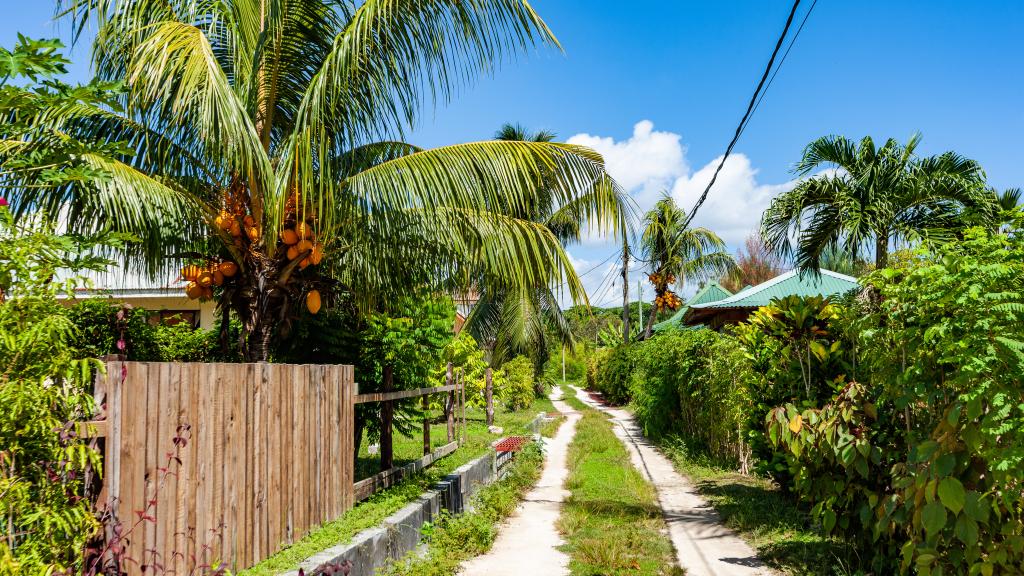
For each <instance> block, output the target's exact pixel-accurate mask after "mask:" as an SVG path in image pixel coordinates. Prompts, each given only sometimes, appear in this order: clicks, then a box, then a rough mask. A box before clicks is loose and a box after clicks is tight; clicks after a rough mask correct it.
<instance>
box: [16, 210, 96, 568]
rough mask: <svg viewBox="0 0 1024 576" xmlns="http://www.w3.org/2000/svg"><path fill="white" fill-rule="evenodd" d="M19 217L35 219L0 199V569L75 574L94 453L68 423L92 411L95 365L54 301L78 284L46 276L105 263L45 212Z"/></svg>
mask: <svg viewBox="0 0 1024 576" xmlns="http://www.w3.org/2000/svg"><path fill="white" fill-rule="evenodd" d="M25 220H26V222H31V223H32V225H33V227H32V228H29V227H27V226H25V225H19V224H15V222H14V219H13V218H12V216H11V213H10V211H9V210H8V209H7V208H5V207H3V206H0V406H2V407H3V408H2V409H0V525H2V526H3V530H4V537H3V538H0V574H30V575H36V574H40V575H41V574H59V573H64V572H67V573H78V572H80V571H81V569H82V553H83V548H84V546H85V543H86V542H87V541H88V540H89V539H90V538H91V537H92V536H93V534H95V532H96V530H97V529H98V526H99V523H98V522H97V520H96V518H95V517H94V516H93V507H92V504H91V503H90V501H89V499H88V498H87V497H86V496H88V494H87V489H88V487H87V486H86V483H85V479H86V477H87V473H89V472H90V471H92V472H94V471H96V470H98V469H99V466H100V458H99V454H98V453H97V452H96V451H94V450H92V449H91V448H89V446H88V445H87V444H86V443H85V442H84V441H82V439H81V438H79V437H78V435H77V434H76V432H75V428H74V427H73V426H71V424H70V423H71V422H74V421H79V420H86V419H88V418H90V417H91V416H93V408H94V407H93V403H92V396H91V391H92V378H91V376H92V372H93V371H94V370H96V369H97V368H98V366H97V363H96V362H95V361H92V360H89V359H86V358H84V357H83V356H82V355H81V354H80V352H79V350H78V349H77V348H76V346H75V345H74V343H75V341H76V340H77V334H76V328H75V326H74V324H72V323H71V322H70V321H69V319H68V317H67V315H66V314H65V311H64V309H63V308H62V307H61V306H60V304H58V302H57V296H58V294H61V293H64V294H67V293H70V292H73V290H74V288H75V287H76V286H78V285H79V284H76V282H75V281H74V280H69V281H66V282H60V281H53V278H54V272H55V271H56V270H58V269H67V268H72V270H74V265H75V263H77V264H78V265H79V266H82V265H85V266H87V267H88V268H89V269H100V268H102V267H103V266H104V265H105V263H101V262H100V261H95V260H92V259H90V258H89V257H88V256H86V254H88V253H89V251H90V250H92V249H93V246H91V245H84V246H83V245H82V244H81V242H82V241H81V239H76V238H71V237H65V236H59V235H57V234H55V233H54V232H53V230H54V226H53V225H49V224H46V223H45V219H44V218H41V217H37V216H34V215H28V217H26V219H25ZM40 222H42V223H43V224H41V225H39V226H38V227H36V225H37V224H38V223H40Z"/></svg>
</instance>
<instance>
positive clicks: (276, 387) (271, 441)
mask: <svg viewBox="0 0 1024 576" xmlns="http://www.w3.org/2000/svg"><path fill="white" fill-rule="evenodd" d="M355 394H356V386H355V381H354V374H353V368H352V366H314V365H288V364H182V363H145V362H117V361H114V362H109V363H108V369H107V374H106V376H105V378H103V379H101V381H100V382H97V399H98V401H99V402H100V403H101V404H102V405H105V416H106V418H105V420H106V421H105V422H103V423H101V424H100V425H99V426H98V428H99V431H98V434H99V435H102V436H103V437H105V447H104V454H105V455H104V488H103V493H102V494H101V499H100V501H101V502H110V503H111V505H112V506H113V507H114V509H115V513H116V514H117V517H118V518H119V519H120V520H121V523H122V527H123V528H122V529H123V531H124V533H125V536H124V537H125V538H126V539H127V541H128V544H127V554H128V557H129V558H131V559H133V560H136V561H139V562H141V563H144V564H149V565H154V564H158V565H160V566H162V567H163V568H165V569H166V570H167V571H171V570H173V571H174V572H175V573H177V574H187V573H189V572H190V571H191V570H192V568H194V567H195V566H203V565H209V564H210V563H213V562H222V563H224V564H226V565H227V566H228V567H231V568H235V569H237V568H243V567H246V566H251V565H252V564H254V563H256V562H258V561H259V560H262V559H263V558H266V557H267V556H269V555H270V554H272V553H274V552H276V551H277V550H278V549H280V548H281V547H282V546H283V545H286V544H289V543H291V542H294V541H295V540H297V539H299V538H300V537H302V536H303V535H304V534H305V533H306V532H307V531H308V530H309V529H310V528H312V527H315V526H317V525H318V524H321V523H323V522H326V521H329V520H333V519H335V518H337V517H338V516H340V515H341V514H342V513H343V512H344V511H345V510H348V509H349V508H351V507H352V504H353V454H352V451H353V422H354V408H353V406H354V400H355ZM127 568H128V571H129V574H130V575H135V574H139V573H140V572H141V570H140V566H139V565H138V564H135V563H129V564H128V565H127Z"/></svg>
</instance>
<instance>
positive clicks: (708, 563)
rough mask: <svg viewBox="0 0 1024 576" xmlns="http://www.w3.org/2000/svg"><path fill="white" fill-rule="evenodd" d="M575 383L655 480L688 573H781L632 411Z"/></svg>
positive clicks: (770, 575)
mask: <svg viewBox="0 0 1024 576" xmlns="http://www.w3.org/2000/svg"><path fill="white" fill-rule="evenodd" d="M573 388H574V389H575V390H576V396H577V398H579V399H580V400H581V401H583V402H584V403H585V404H587V405H588V406H591V407H593V408H596V409H598V410H601V411H603V412H605V413H607V414H608V415H610V416H611V417H612V422H613V423H614V424H615V426H614V429H615V434H616V436H618V437H619V439H621V440H622V442H623V443H624V444H625V445H626V447H627V448H628V449H629V453H630V459H631V460H632V461H633V465H634V466H636V468H637V469H638V470H640V472H641V473H642V474H643V475H644V476H646V477H647V479H648V480H649V481H650V482H651V484H653V485H654V487H655V489H656V490H657V492H658V502H659V503H660V504H661V510H662V514H663V515H664V516H665V522H666V524H668V531H669V537H670V538H671V540H672V545H673V546H674V547H675V549H676V559H677V561H678V562H679V565H680V566H682V567H683V568H684V569H686V574H687V576H774V575H776V574H777V572H775V571H774V570H772V569H770V568H768V567H766V566H765V565H764V563H763V562H762V561H761V560H760V559H759V558H758V557H757V553H756V552H754V549H753V548H751V547H750V545H749V544H747V543H746V542H745V541H743V540H742V539H741V538H740V537H739V536H737V535H736V534H735V533H734V532H733V531H732V530H729V529H728V528H726V527H725V525H724V524H722V520H721V518H720V517H719V516H718V513H717V512H716V511H715V509H714V508H713V507H712V506H711V505H710V504H708V503H707V501H706V500H704V498H703V497H702V496H701V495H700V494H698V493H697V489H696V488H695V487H694V486H693V484H692V483H691V482H690V481H689V480H688V479H687V478H685V477H683V476H682V475H681V474H679V472H677V471H676V469H675V467H674V466H672V462H671V461H669V459H668V458H666V457H665V456H664V455H663V454H662V453H661V452H659V451H658V449H657V448H655V447H654V446H653V445H651V443H650V442H648V441H647V439H646V438H645V437H644V435H643V432H642V431H641V429H640V427H639V426H638V425H637V423H636V420H634V419H633V415H632V414H630V413H629V412H628V411H626V410H622V409H618V408H609V407H606V406H604V405H602V404H600V403H598V402H596V401H594V400H593V399H592V398H591V397H590V395H589V394H588V393H587V392H586V391H584V390H582V389H580V388H576V387H573ZM523 573H524V574H529V572H523Z"/></svg>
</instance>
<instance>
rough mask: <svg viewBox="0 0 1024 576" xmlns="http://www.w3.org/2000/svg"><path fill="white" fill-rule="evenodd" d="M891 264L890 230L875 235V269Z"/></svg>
mask: <svg viewBox="0 0 1024 576" xmlns="http://www.w3.org/2000/svg"><path fill="white" fill-rule="evenodd" d="M887 266H889V232H888V231H887V230H886V231H883V232H879V233H878V235H877V236H876V237H875V269H877V270H881V269H882V268H885V267H887Z"/></svg>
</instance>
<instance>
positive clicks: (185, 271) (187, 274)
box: [181, 264, 203, 281]
mask: <svg viewBox="0 0 1024 576" xmlns="http://www.w3.org/2000/svg"><path fill="white" fill-rule="evenodd" d="M202 271H203V269H202V268H200V267H199V266H196V265H195V264H189V265H188V266H185V267H184V268H182V269H181V277H182V278H184V279H185V280H189V281H195V279H196V278H198V277H199V273H200V272H202Z"/></svg>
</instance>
